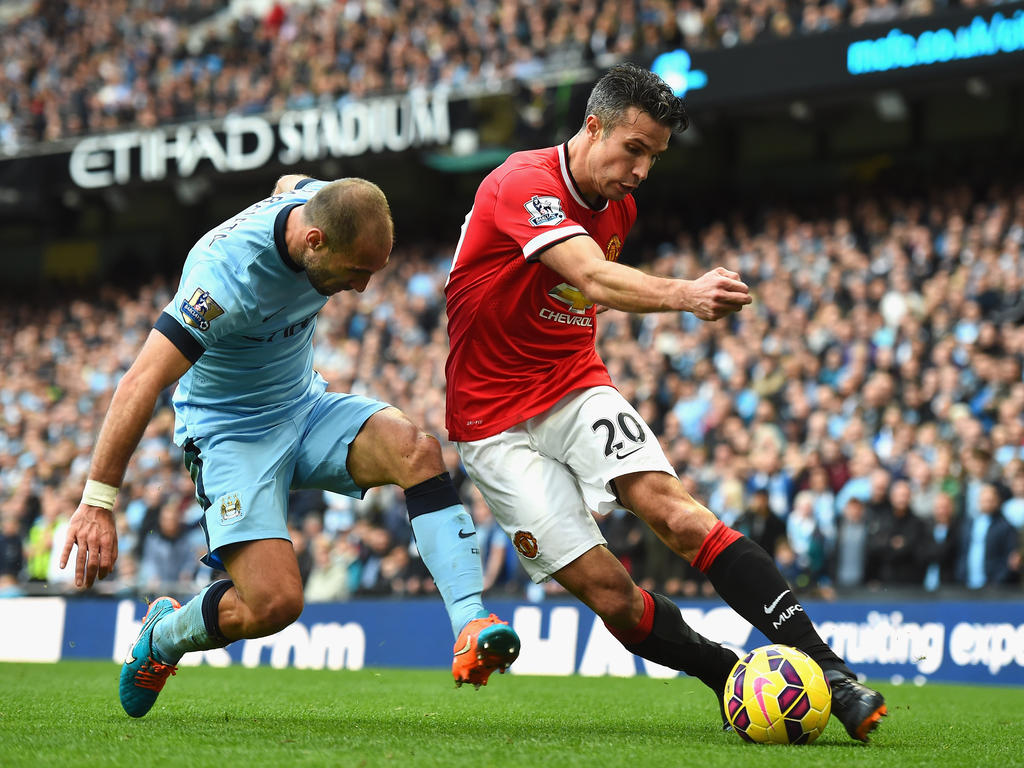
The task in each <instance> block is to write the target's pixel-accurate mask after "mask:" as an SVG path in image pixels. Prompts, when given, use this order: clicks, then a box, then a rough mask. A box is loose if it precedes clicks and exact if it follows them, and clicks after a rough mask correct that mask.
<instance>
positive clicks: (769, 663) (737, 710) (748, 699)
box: [725, 645, 832, 744]
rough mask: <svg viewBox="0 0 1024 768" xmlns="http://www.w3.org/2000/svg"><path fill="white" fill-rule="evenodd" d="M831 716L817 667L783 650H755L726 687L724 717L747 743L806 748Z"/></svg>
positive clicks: (827, 692) (738, 665)
mask: <svg viewBox="0 0 1024 768" xmlns="http://www.w3.org/2000/svg"><path fill="white" fill-rule="evenodd" d="M831 713H832V689H831V688H830V687H829V684H828V681H827V680H826V679H825V674H824V673H823V672H822V671H821V667H819V666H818V663H817V662H816V661H814V659H812V658H811V657H810V656H808V655H807V654H806V653H804V652H803V651H798V650H797V649H796V648H791V647H789V646H788V645H765V646H763V647H761V648H755V649H754V650H753V651H751V652H750V653H748V654H747V655H746V656H744V657H743V658H742V659H740V660H739V661H737V662H736V666H734V667H733V668H732V672H730V673H729V677H728V678H727V679H726V682H725V715H726V717H727V718H728V720H729V723H730V724H731V725H732V727H733V729H734V730H735V731H736V733H738V734H739V735H740V736H742V737H743V739H745V740H746V741H754V742H757V743H759V744H810V743H811V742H812V741H814V740H815V739H816V738H818V737H819V736H820V735H821V732H822V731H824V730H825V725H826V724H827V723H828V717H829V715H830V714H831Z"/></svg>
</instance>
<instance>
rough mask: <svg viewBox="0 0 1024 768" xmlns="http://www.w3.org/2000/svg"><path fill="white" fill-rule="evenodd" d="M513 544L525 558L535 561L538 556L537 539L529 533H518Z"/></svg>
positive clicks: (513, 538) (513, 539)
mask: <svg viewBox="0 0 1024 768" xmlns="http://www.w3.org/2000/svg"><path fill="white" fill-rule="evenodd" d="M512 543H513V544H514V545H515V547H516V549H517V550H518V551H519V554H521V555H522V556H523V557H525V558H528V559H530V560H533V558H535V557H536V556H537V537H536V536H534V535H533V534H532V533H530V532H529V531H516V535H515V536H513V537H512Z"/></svg>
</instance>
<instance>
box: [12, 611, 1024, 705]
mask: <svg viewBox="0 0 1024 768" xmlns="http://www.w3.org/2000/svg"><path fill="white" fill-rule="evenodd" d="M488 605H489V607H490V608H491V609H492V610H495V611H497V612H498V613H499V614H500V615H502V616H507V617H511V621H512V624H513V626H514V627H515V629H516V632H518V633H519V636H520V638H521V639H522V641H523V651H522V655H521V656H520V658H519V660H518V661H517V662H516V663H515V665H514V666H513V667H512V671H513V672H516V673H519V674H531V675H572V674H578V675H584V676H602V675H611V676H616V677H633V676H635V675H649V676H653V677H662V678H667V677H675V676H676V675H677V674H678V673H677V672H675V671H674V670H671V669H667V668H665V667H661V666H659V665H656V664H652V663H650V662H647V661H644V660H643V659H639V658H637V657H635V656H633V655H632V654H630V653H629V652H628V651H626V650H625V649H624V648H623V647H622V645H620V644H619V642H618V641H617V640H615V639H614V638H613V637H612V636H611V635H610V634H609V633H608V630H607V629H606V628H605V626H604V624H603V623H602V622H601V621H600V620H599V619H597V618H596V617H595V616H594V614H593V613H591V612H590V611H589V610H586V609H584V608H581V607H579V606H578V605H576V604H560V603H542V604H531V603H517V602H505V601H498V602H493V601H492V602H491V603H489V604H488ZM807 608H808V610H809V611H810V612H811V613H812V615H813V616H814V617H815V618H816V619H817V627H818V630H819V632H820V633H821V635H822V637H823V638H824V639H825V640H826V641H827V642H829V643H830V644H831V645H832V646H833V647H834V648H835V650H836V651H837V652H838V653H839V654H840V655H841V656H843V657H845V658H846V659H847V660H848V661H849V662H850V664H851V665H852V666H853V667H854V668H855V669H856V670H857V671H858V672H861V673H863V674H865V675H867V676H868V677H869V678H873V679H882V680H891V681H895V682H900V681H905V682H907V683H908V684H922V683H925V682H927V681H941V682H965V683H967V682H969V683H991V684H999V685H1024V604H1022V603H1020V602H982V601H976V602H942V603H937V602H921V603H914V602H905V603H903V602H901V603H884V602H873V603H853V602H850V603H813V604H812V603H808V604H807ZM145 610H146V607H145V605H143V604H142V603H141V602H139V601H135V600H121V601H98V600H64V599H61V598H14V599H9V600H0V626H4V627H20V628H23V631H22V630H19V631H16V632H4V633H0V661H40V662H53V661H57V660H59V659H75V658H77V659H114V660H117V661H120V660H121V658H122V657H123V655H124V652H125V651H126V650H127V649H128V648H129V647H130V646H131V644H132V642H133V641H134V639H135V637H136V635H137V634H138V631H139V627H140V625H141V621H142V617H143V615H144V613H145ZM681 610H682V613H683V616H684V618H685V619H686V621H687V622H688V623H689V624H690V625H691V626H693V627H694V628H695V629H697V630H698V631H700V632H702V633H704V634H705V635H707V636H708V637H710V638H712V639H714V640H717V641H719V642H722V643H725V644H727V645H729V646H731V647H733V648H734V649H735V650H737V651H740V650H750V649H752V648H755V647H757V646H759V645H764V644H765V643H766V642H767V641H766V640H765V638H764V637H763V636H762V635H761V634H760V633H759V632H757V631H756V630H752V629H751V628H750V625H749V624H747V623H746V622H745V621H744V620H743V619H742V618H740V617H739V616H738V615H736V614H735V613H734V612H733V611H732V610H731V609H730V608H728V607H725V606H719V605H713V604H709V603H684V604H682V606H681ZM410 625H412V626H415V627H417V642H415V643H408V642H407V640H408V636H409V633H408V627H409V626H410ZM451 643H452V639H451V634H450V630H449V628H448V623H447V621H446V620H445V618H444V611H443V608H442V607H441V604H440V602H439V601H431V600H418V601H407V602H406V601H393V600H388V601H355V602H349V603H338V604H311V605H307V606H306V609H305V611H304V612H303V614H302V616H301V617H300V618H299V620H298V621H297V622H296V623H294V624H292V625H291V626H289V627H288V628H287V629H285V630H283V631H282V632H279V633H277V634H276V635H272V636H270V637H265V638H260V639H257V640H245V641H240V642H237V643H233V644H232V645H230V646H229V647H228V648H226V649H223V648H222V649H218V650H213V651H206V652H204V653H193V654H188V655H187V656H186V657H185V659H183V661H182V663H183V664H184V665H186V666H189V665H192V666H194V665H198V664H202V663H205V664H211V665H214V666H230V665H232V664H241V665H242V666H246V667H254V666H259V665H270V666H272V667H297V668H301V669H361V668H363V667H426V668H435V667H436V668H447V667H450V665H451V655H450V654H451V651H450V649H451Z"/></svg>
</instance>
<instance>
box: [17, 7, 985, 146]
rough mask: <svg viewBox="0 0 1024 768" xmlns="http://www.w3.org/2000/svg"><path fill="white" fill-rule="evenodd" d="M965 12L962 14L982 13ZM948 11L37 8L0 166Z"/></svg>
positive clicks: (21, 43)
mask: <svg viewBox="0 0 1024 768" xmlns="http://www.w3.org/2000/svg"><path fill="white" fill-rule="evenodd" d="M989 4H991V3H989V2H987V1H986V2H981V3H978V2H974V1H973V0H968V1H967V2H963V3H960V4H959V5H962V6H963V7H974V6H982V5H989ZM946 7H957V4H955V3H947V2H944V1H943V0H938V1H936V0H902V1H899V2H896V1H891V0H851V1H850V2H846V0H805V2H786V1H785V0H726V1H724V2H723V0H707V1H706V2H704V3H701V2H693V1H692V0H679V1H678V2H675V3H672V2H669V1H668V0H632V1H631V2H624V3H622V2H612V1H611V0H574V1H573V2H555V1H554V0H543V1H541V2H524V1H522V0H510V1H508V2H501V3H498V2H491V1H490V0H480V1H479V2H470V3H462V2H450V1H448V2H440V1H439V2H431V3H419V2H414V1H413V0H398V1H397V2H370V3H356V2H349V3H335V2H324V1H323V0H319V1H317V0H312V1H310V0H293V1H292V2H283V1H279V2H273V1H270V2H253V1H250V2H237V1H236V2H227V1H226V0H160V2H144V1H143V0H102V1H101V2H85V0H54V1H51V0H45V1H44V0H40V1H39V2H35V3H30V2H21V3H15V4H13V5H12V7H11V8H10V9H8V10H6V12H5V16H4V18H0V50H2V51H3V62H4V63H3V67H2V68H0V94H2V97H0V152H7V153H13V152H15V151H17V150H18V149H20V148H23V147H24V145H31V144H33V143H37V142H52V141H59V140H62V139H66V138H69V137H75V136H82V135H87V134H93V133H98V132H106V131H113V130H117V129H124V128H129V127H138V128H152V127H153V126H156V125H166V124H170V123H176V122H182V121H189V120H197V119H212V118H219V117H224V116H225V115H227V114H229V113H236V114H253V113H279V112H281V111H282V110H284V109H295V108H303V107H308V106H313V105H315V104H318V103H329V102H332V101H344V100H349V99H360V98H363V97H366V96H372V95H377V94H385V93H403V92H406V91H408V90H410V89H412V88H426V89H431V88H435V87H438V86H442V87H446V88H451V89H455V90H466V89H469V90H473V89H484V90H486V89H488V88H494V87H497V86H498V84H500V83H502V82H507V81H520V82H531V81H534V80H537V79H539V78H543V77H544V76H545V75H547V74H552V73H564V72H565V71H566V70H568V69H571V68H572V67H580V66H585V65H590V64H594V65H596V66H607V65H608V64H610V63H612V62H614V61H615V60H618V59H619V58H622V57H624V56H639V57H640V58H646V59H648V60H649V59H651V58H653V55H654V54H655V53H656V52H659V51H662V50H669V49H672V48H675V47H677V46H685V47H686V48H688V49H690V50H700V49H706V48H715V47H733V46H737V45H744V44H747V43H751V42H757V41H763V40H768V39H779V38H787V37H791V36H801V35H812V34H815V33H817V32H823V31H827V30H831V29H836V28H839V27H842V26H853V27H857V26H861V25H863V24H868V23H872V22H881V21H892V20H898V19H908V18H915V17H922V16H927V15H929V14H930V13H932V12H934V11H935V10H936V9H942V8H946Z"/></svg>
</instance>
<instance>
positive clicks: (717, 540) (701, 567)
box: [693, 520, 743, 573]
mask: <svg viewBox="0 0 1024 768" xmlns="http://www.w3.org/2000/svg"><path fill="white" fill-rule="evenodd" d="M742 536H743V534H742V533H740V532H739V531H734V530H733V529H732V528H729V527H728V526H726V524H725V523H723V522H722V521H721V520H719V521H718V522H717V523H715V526H714V528H712V529H711V530H710V531H708V535H707V536H705V537H704V542H703V543H702V544H701V545H700V549H699V550H697V556H696V557H695V558H693V567H694V568H696V569H697V570H698V571H700V572H701V573H707V572H708V568H710V567H711V564H712V563H713V562H715V558H716V557H718V556H719V555H720V554H721V553H722V550H724V549H725V548H726V547H728V546H729V545H730V544H732V543H733V542H734V541H736V539H739V538H741V537H742Z"/></svg>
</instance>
